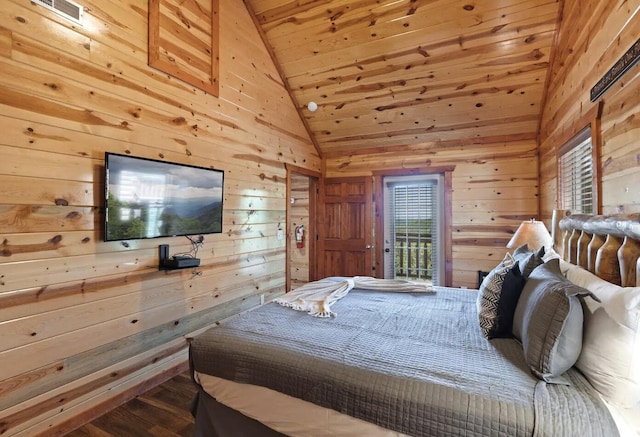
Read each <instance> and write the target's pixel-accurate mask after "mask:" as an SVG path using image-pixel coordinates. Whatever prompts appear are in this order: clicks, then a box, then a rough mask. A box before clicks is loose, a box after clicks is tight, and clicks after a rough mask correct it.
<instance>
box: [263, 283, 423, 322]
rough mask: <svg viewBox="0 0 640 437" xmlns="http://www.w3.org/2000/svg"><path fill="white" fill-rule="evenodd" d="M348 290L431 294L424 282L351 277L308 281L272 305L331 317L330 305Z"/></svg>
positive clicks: (332, 313) (332, 315) (333, 314)
mask: <svg viewBox="0 0 640 437" xmlns="http://www.w3.org/2000/svg"><path fill="white" fill-rule="evenodd" d="M352 288H359V289H363V290H374V291H394V292H401V293H415V292H419V293H427V292H434V291H435V288H434V287H433V286H431V285H429V284H427V283H425V282H411V281H403V280H400V279H378V278H372V277H370V276H354V277H353V278H325V279H321V280H319V281H313V282H309V283H307V284H305V285H303V286H302V287H300V288H297V289H295V290H293V291H291V292H289V293H287V294H285V295H284V296H282V297H279V298H277V299H275V300H274V302H276V303H278V304H280V305H282V306H285V307H289V308H292V309H294V310H296V311H306V312H307V313H309V314H311V315H312V316H316V317H335V316H336V313H335V312H333V311H331V305H333V304H334V303H335V302H336V301H338V300H339V299H341V298H343V297H345V296H346V295H347V293H349V291H350V290H351V289H352Z"/></svg>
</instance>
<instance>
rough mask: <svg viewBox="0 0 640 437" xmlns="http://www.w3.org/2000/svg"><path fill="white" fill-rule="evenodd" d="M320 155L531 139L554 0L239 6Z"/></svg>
mask: <svg viewBox="0 0 640 437" xmlns="http://www.w3.org/2000/svg"><path fill="white" fill-rule="evenodd" d="M247 3H248V4H250V5H251V9H252V10H253V11H254V13H255V17H256V21H257V22H258V23H259V25H260V26H261V29H262V31H263V33H264V35H265V37H266V39H267V41H268V43H269V46H270V47H272V51H273V53H274V56H275V57H276V59H277V60H278V62H279V64H280V66H281V69H282V71H283V73H284V75H285V76H286V78H287V82H288V83H289V86H290V88H291V90H292V91H291V92H292V94H293V96H294V98H295V100H296V102H297V104H298V106H299V107H300V108H304V106H305V105H306V103H308V102H309V101H315V102H316V103H318V110H317V111H316V112H309V111H307V110H306V109H303V110H302V113H303V115H304V117H305V119H306V120H307V123H308V125H309V126H310V129H311V130H312V131H313V132H314V135H315V137H316V139H317V143H318V145H319V147H320V149H321V150H322V154H323V156H328V155H329V154H331V155H333V154H337V153H340V152H352V153H353V152H355V153H361V152H363V150H362V149H366V148H369V147H396V146H398V145H404V144H414V145H418V146H421V145H424V144H427V143H431V142H437V141H446V140H459V141H462V140H466V139H469V138H478V139H479V138H493V141H491V142H493V143H496V142H500V141H501V139H499V138H497V137H502V138H505V137H510V138H514V136H515V135H526V136H527V138H528V139H533V138H536V136H537V128H538V125H539V115H540V111H541V101H542V96H543V95H544V86H545V77H546V74H547V71H548V65H549V60H550V54H551V49H552V45H553V41H554V37H555V31H556V27H557V22H558V11H559V4H560V2H559V1H558V0H508V1H499V2H497V1H484V2H468V1H459V0H454V1H452V0H432V1H407V2H405V1H396V0H379V1H376V2H364V1H353V0H333V1H331V2H326V1H320V0H316V1H305V2H292V1H290V0H247Z"/></svg>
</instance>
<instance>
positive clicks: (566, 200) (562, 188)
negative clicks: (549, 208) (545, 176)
mask: <svg viewBox="0 0 640 437" xmlns="http://www.w3.org/2000/svg"><path fill="white" fill-rule="evenodd" d="M594 157H595V148H594V145H593V141H592V137H591V127H587V128H585V129H583V130H582V131H580V132H579V133H578V134H577V135H576V136H574V137H573V138H572V139H571V140H569V141H568V142H567V143H566V144H565V145H564V146H562V147H561V148H560V150H559V152H558V200H559V202H560V208H562V209H567V210H570V211H571V212H572V213H575V214H594V213H596V212H597V211H596V209H597V202H596V184H595V179H596V178H595V163H596V162H597V160H596V159H594Z"/></svg>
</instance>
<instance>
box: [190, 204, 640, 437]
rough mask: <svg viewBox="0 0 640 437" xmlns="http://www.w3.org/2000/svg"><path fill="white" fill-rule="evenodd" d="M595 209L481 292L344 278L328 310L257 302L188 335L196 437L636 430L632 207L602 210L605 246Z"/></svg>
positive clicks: (639, 351) (513, 259) (638, 345)
mask: <svg viewBox="0 0 640 437" xmlns="http://www.w3.org/2000/svg"><path fill="white" fill-rule="evenodd" d="M603 219H604V217H578V216H569V217H564V218H563V219H562V220H556V221H555V222H554V226H553V228H554V229H555V230H556V232H555V233H554V234H555V240H556V244H555V251H554V250H548V251H546V253H544V254H543V253H542V251H532V250H528V248H518V250H516V251H515V252H514V253H513V256H512V255H509V256H505V259H504V260H503V261H502V262H501V263H500V264H498V265H497V266H496V268H495V269H494V270H492V272H491V273H490V274H489V275H487V278H485V280H484V281H483V284H482V286H481V289H480V291H478V290H468V289H456V288H445V287H435V289H434V290H429V291H425V292H417V291H416V292H413V291H403V292H397V291H391V292H389V291H383V290H381V289H380V287H376V286H372V287H366V288H365V287H352V289H350V290H349V291H348V293H344V295H342V296H340V297H341V298H340V299H339V300H338V299H336V301H335V302H333V301H332V302H331V303H332V305H331V308H330V313H332V314H333V316H334V317H311V316H310V315H308V314H307V312H306V311H294V310H292V309H290V308H287V307H285V306H282V305H278V304H276V303H269V304H266V305H263V306H261V307H259V308H257V309H255V310H253V311H250V312H247V313H244V314H241V315H239V316H236V317H233V318H231V319H229V320H228V321H226V322H224V323H222V324H221V325H220V326H217V327H215V328H212V329H209V330H208V331H206V332H204V333H202V334H200V335H198V336H197V337H196V338H194V339H193V340H192V342H191V345H190V367H191V371H192V375H193V379H194V381H195V382H196V384H197V386H198V395H197V398H196V399H195V401H194V407H193V412H194V415H195V418H196V432H195V435H196V436H198V437H199V436H213V437H216V436H218V437H226V436H245V435H246V436H279V435H290V436H325V435H326V436H328V435H340V436H351V435H353V436H362V435H366V436H403V435H411V436H442V435H466V436H472V435H491V436H493V435H495V436H525V435H526V436H531V435H533V436H563V435H567V436H570V435H581V436H585V437H586V436H615V435H624V436H626V435H630V436H636V435H638V434H637V433H638V429H640V426H638V423H634V420H637V417H638V416H639V415H640V403H639V402H640V401H638V398H639V396H640V395H639V393H640V390H639V386H640V382H639V381H640V377H639V375H638V372H639V371H638V369H639V368H640V356H638V355H640V340H639V338H640V335H639V334H638V331H639V326H638V325H639V324H640V315H639V314H640V288H639V287H637V286H635V284H633V285H634V286H633V287H632V286H631V285H632V284H631V281H637V278H638V277H639V276H640V275H637V274H636V269H637V258H638V256H637V255H638V250H637V246H635V249H634V248H633V247H634V246H631V247H632V248H631V249H629V247H630V246H629V244H632V243H629V242H628V241H627V240H629V241H634V242H636V240H637V239H638V237H640V235H636V234H635V233H634V232H635V231H637V229H638V226H635V225H634V220H636V222H637V220H638V217H637V216H625V217H614V218H611V217H607V218H606V219H607V222H606V223H607V226H606V229H607V231H608V232H609V233H608V234H607V235H614V234H615V235H614V237H612V238H611V239H610V243H611V242H613V245H614V246H615V245H617V248H615V249H612V247H614V246H611V244H607V245H605V244H604V242H606V241H607V239H608V237H607V236H603V235H602V234H601V232H602V231H601V229H600V227H599V226H598V225H594V223H597V222H598V220H603ZM587 222H588V223H590V224H589V225H586V228H585V224H586V223H587ZM590 226H591V227H590ZM639 226H640V225H639ZM576 227H580V228H581V229H579V231H577V232H574V229H576ZM576 235H577V237H576ZM593 235H596V236H597V239H598V241H599V240H601V239H602V240H603V243H602V244H601V245H600V248H598V249H597V250H596V251H595V255H590V254H589V252H588V251H587V255H582V253H581V252H580V250H587V248H588V246H589V244H588V242H587V239H588V238H590V241H591V240H593V239H594V237H593ZM578 241H581V243H580V244H578ZM595 246H596V245H593V247H595ZM602 247H604V249H602ZM621 247H622V249H621ZM612 253H613V254H614V255H615V258H617V254H618V253H620V254H621V259H623V262H622V263H619V262H616V263H613V262H612V261H611V259H610V258H611V256H612V255H611V254H612ZM543 255H544V256H543ZM590 256H592V258H593V264H592V266H591V267H592V270H593V271H594V272H596V273H599V274H600V275H603V276H606V275H610V276H607V278H613V280H614V281H615V278H616V275H615V273H612V272H611V269H612V268H613V269H614V270H615V267H611V266H616V265H617V266H619V265H620V264H622V266H623V267H622V268H623V270H624V272H625V273H623V274H622V275H621V274H620V273H618V276H620V278H621V279H620V280H619V281H618V284H614V283H612V282H606V281H604V280H601V279H599V278H598V277H597V276H596V275H595V274H593V273H591V272H589V264H588V259H589V257H590ZM545 257H546V259H544V260H543V258H545ZM581 257H582V258H581ZM634 257H635V261H634ZM565 258H566V260H565ZM580 259H582V260H583V261H584V262H585V264H584V265H585V266H586V267H587V268H586V269H585V268H582V267H579V266H578V265H575V264H572V263H570V262H568V261H567V260H569V261H571V260H575V261H574V263H576V262H577V263H578V264H580ZM532 260H535V262H534V261H532ZM585 260H586V261H585ZM634 262H635V264H634ZM532 263H538V264H536V265H535V266H532V265H530V264H532ZM631 264H634V268H633V269H631V268H629V265H631ZM617 269H618V271H619V270H620V267H617ZM605 272H606V273H605ZM525 274H526V276H527V277H526V278H525ZM630 275H631V276H632V277H631V276H630ZM560 276H561V277H560ZM622 277H624V281H626V282H625V287H623V286H622V285H621V284H622ZM347 279H348V278H347ZM343 280H345V278H331V279H328V281H336V282H339V281H343ZM549 281H555V282H553V284H554V285H553V286H550V285H549V283H550V282H549ZM558 283H559V284H561V285H562V287H563V288H562V290H564V291H563V292H562V293H560V292H558V288H557V287H558ZM554 287H555V288H554ZM518 288H519V292H518V293H516V294H517V296H516V297H515V298H514V295H513V293H511V290H512V289H513V290H515V289H518ZM549 290H555V291H554V292H553V293H552V292H550V291H549ZM507 291H509V293H507ZM492 293H497V294H498V295H500V296H498V297H499V299H498V301H499V305H498V307H499V308H498V310H497V314H498V316H497V317H494V316H495V315H496V314H494V313H495V311H494V313H491V314H492V316H491V317H494V318H493V319H491V317H487V314H486V313H487V311H486V307H487V306H491V305H489V304H490V303H491V302H493V303H495V299H493V297H495V296H493V295H492ZM545 293H547V294H545ZM549 295H551V296H552V298H553V299H559V300H556V301H553V300H551V301H549V300H548V299H550V298H549ZM488 296H489V297H491V299H489V298H488ZM505 296H506V297H505ZM492 299H493V300H492ZM490 301H491V302H490ZM487 302H489V304H488V303H487ZM545 305H546V306H545ZM549 305H550V306H551V307H553V310H550V309H548V308H547V307H548V306H549ZM505 308H511V310H507V311H505ZM327 309H329V308H327ZM493 310H496V308H493ZM563 311H564V313H566V314H565V316H563V317H564V319H563V318H562V317H560V318H559V316H558V314H559V312H563ZM549 313H553V314H552V315H549ZM577 316H579V318H576V317H577ZM568 320H571V321H568ZM575 320H579V322H580V323H576V322H575ZM542 328H544V329H542ZM554 330H556V331H557V332H555V331H554ZM551 331H554V332H552V333H551V334H550V332H551ZM578 331H579V338H580V342H579V343H580V344H578V345H577V346H576V345H575V343H576V342H575V338H576V336H577V335H578V334H576V332H578ZM541 332H542V333H541ZM612 336H613V337H612ZM547 337H554V340H552V341H551V343H549V340H548V339H547ZM612 338H613V339H614V341H612ZM576 347H577V349H576ZM558 351H559V352H558Z"/></svg>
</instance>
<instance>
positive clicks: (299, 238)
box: [296, 225, 304, 249]
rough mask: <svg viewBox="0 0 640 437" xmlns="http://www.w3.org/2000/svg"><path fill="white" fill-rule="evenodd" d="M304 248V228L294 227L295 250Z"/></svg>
mask: <svg viewBox="0 0 640 437" xmlns="http://www.w3.org/2000/svg"><path fill="white" fill-rule="evenodd" d="M303 247H304V226H302V225H298V226H296V248H298V249H302V248H303Z"/></svg>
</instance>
